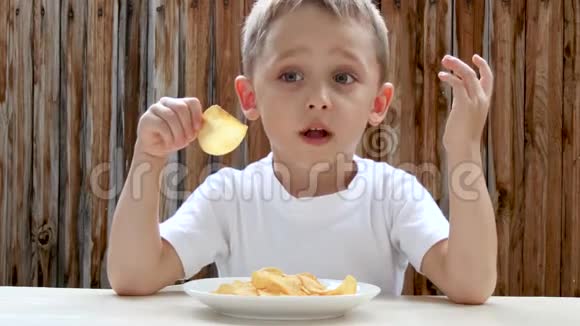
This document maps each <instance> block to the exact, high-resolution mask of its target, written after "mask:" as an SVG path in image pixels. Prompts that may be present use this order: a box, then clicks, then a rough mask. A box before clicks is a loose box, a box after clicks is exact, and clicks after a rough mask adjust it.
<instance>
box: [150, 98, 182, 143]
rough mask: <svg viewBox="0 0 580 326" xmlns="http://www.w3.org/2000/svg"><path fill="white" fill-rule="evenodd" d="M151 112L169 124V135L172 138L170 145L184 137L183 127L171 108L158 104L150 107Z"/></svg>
mask: <svg viewBox="0 0 580 326" xmlns="http://www.w3.org/2000/svg"><path fill="white" fill-rule="evenodd" d="M152 112H153V113H154V114H155V115H157V116H158V117H160V118H161V119H163V120H164V121H165V122H166V123H167V125H168V126H169V130H171V136H172V140H173V141H172V142H171V143H170V144H171V145H175V144H176V143H179V142H180V141H182V140H183V138H184V137H185V134H184V131H183V127H182V126H181V122H179V118H178V117H177V114H175V112H173V110H171V109H170V108H168V107H165V106H163V105H161V104H159V105H155V106H153V107H152Z"/></svg>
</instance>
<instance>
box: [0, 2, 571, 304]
mask: <svg viewBox="0 0 580 326" xmlns="http://www.w3.org/2000/svg"><path fill="white" fill-rule="evenodd" d="M253 2H254V0H245V1H210V0H195V1H194V0H154V1H147V0H130V1H129V0H98V1H90V2H87V1H82V0H60V1H49V0H33V1H24V0H9V1H1V2H0V216H1V218H0V285H12V284H13V285H36V286H65V287H108V286H109V285H108V282H107V279H106V274H105V270H106V265H105V259H104V257H105V254H106V246H107V234H108V230H109V226H110V223H111V218H112V212H113V211H114V208H115V203H116V200H117V198H118V195H119V193H120V191H121V187H122V186H123V182H124V179H125V177H126V174H127V169H128V167H129V165H130V162H131V158H132V155H133V145H134V142H135V137H136V129H137V123H138V121H139V117H140V115H141V114H142V113H143V112H144V111H145V110H146V109H147V107H148V106H149V105H151V104H152V103H154V102H155V101H157V100H159V98H160V97H161V96H177V97H185V96H187V97H191V96H195V97H198V98H199V99H200V101H201V103H202V106H203V107H208V106H210V105H212V104H215V103H219V104H221V105H222V106H224V107H225V108H226V109H227V110H229V111H230V112H231V113H232V114H234V115H236V116H238V117H239V118H240V119H242V120H243V118H242V115H241V112H240V110H239V104H238V101H237V98H236V96H235V93H234V91H233V82H234V78H235V77H236V76H237V74H239V73H240V72H241V71H242V67H241V58H240V51H239V48H240V30H241V27H242V23H243V18H244V16H245V15H246V14H247V13H248V12H249V11H250V9H251V6H252V4H253ZM375 3H376V4H377V5H378V6H379V7H380V10H381V12H382V13H383V14H384V15H385V17H386V23H387V26H388V28H389V30H390V34H389V41H390V48H391V61H390V64H389V67H388V71H387V73H388V75H389V78H390V80H391V81H392V82H393V83H394V85H395V87H396V93H395V99H394V101H393V105H392V108H391V110H390V112H389V114H388V116H387V119H386V121H385V122H384V123H383V124H382V125H380V126H379V127H377V128H369V129H368V130H367V132H366V133H365V135H364V137H363V139H362V141H361V146H360V147H359V152H358V153H359V154H361V155H363V156H365V157H369V158H372V159H375V160H379V161H385V162H388V163H390V164H392V165H394V166H397V167H400V168H402V169H405V170H407V171H409V172H411V173H413V174H416V175H417V176H418V177H419V180H420V181H421V182H422V183H423V184H424V185H425V186H426V187H427V188H428V189H429V190H430V191H431V193H432V195H433V196H434V198H435V199H436V200H437V202H438V203H439V205H440V206H441V208H442V210H443V211H444V213H445V214H448V213H449V212H448V211H449V208H448V203H447V202H448V194H447V193H448V191H447V172H446V161H445V154H444V150H443V148H442V143H441V139H442V133H443V131H444V127H445V121H446V117H447V114H448V113H449V110H450V108H451V102H452V99H453V94H452V92H451V91H450V89H449V88H448V87H446V86H444V85H443V84H442V83H440V82H439V80H438V79H437V73H438V72H439V70H440V69H441V64H440V60H441V58H442V57H443V55H445V54H447V53H452V54H454V55H457V56H459V57H460V58H462V59H464V60H466V61H468V60H469V59H470V57H471V56H472V55H473V54H474V53H479V54H481V55H483V56H484V57H485V58H486V59H487V60H489V62H490V63H491V65H492V69H493V71H494V73H495V77H496V83H495V92H494V97H493V103H492V106H491V111H490V117H489V120H488V127H487V132H486V135H484V137H483V138H482V144H483V146H482V156H483V158H484V162H486V164H485V171H486V177H487V180H488V185H489V189H490V192H491V195H492V199H493V202H494V205H495V208H496V214H497V226H498V237H499V240H500V245H499V264H498V272H499V279H498V286H497V289H496V294H497V295H550V296H559V295H563V296H580V263H579V262H580V215H579V214H580V207H579V206H578V200H580V189H579V186H580V164H578V162H579V161H580V132H578V130H580V129H579V128H580V113H579V112H580V5H579V4H578V1H576V0H558V1H538V2H530V1H524V0H510V1H489V0H488V1H484V0H479V1H468V0H437V1H426V0H408V1H396V0H383V1H375ZM547 44H549V45H550V46H546V45H547ZM249 126H250V128H249V133H248V136H247V138H246V140H245V141H244V143H243V144H242V146H241V147H240V148H239V149H238V150H236V151H235V152H234V153H232V154H230V155H227V156H225V157H220V158H215V157H210V156H208V155H206V154H204V153H202V152H201V151H200V149H199V146H198V145H197V144H194V145H192V146H190V147H188V148H187V149H184V150H182V151H180V152H179V153H177V154H175V155H174V156H172V158H171V160H170V164H168V168H167V169H166V171H165V172H166V173H165V174H164V176H165V177H164V181H165V183H164V187H163V190H164V191H163V193H162V194H161V195H160V200H161V203H162V205H161V208H160V212H159V213H160V220H163V219H166V218H168V217H169V216H170V215H171V214H172V213H173V212H174V211H175V209H177V207H178V206H179V205H180V204H181V202H182V201H183V200H184V199H185V198H187V196H188V195H189V194H190V193H191V191H192V190H193V189H194V188H195V187H196V186H198V185H199V184H200V183H201V182H202V181H203V180H204V179H205V177H207V175H208V174H209V173H211V172H212V171H215V169H218V168H220V167H223V166H235V167H243V166H244V165H246V164H248V163H250V162H253V161H256V160H258V159H260V158H261V157H263V156H264V155H266V154H267V153H268V152H269V150H270V149H269V143H268V140H267V138H266V136H265V133H264V130H263V127H262V125H261V122H260V121H256V122H251V123H249ZM215 272H216V270H215V266H213V265H212V266H208V267H206V268H205V269H204V270H203V271H201V272H200V274H199V275H197V276H196V277H205V276H209V275H215ZM406 276H407V277H406V282H405V287H404V293H405V294H437V293H439V291H438V289H436V288H435V287H434V286H433V284H431V283H430V282H429V281H428V280H426V279H425V278H424V277H422V276H420V275H419V274H418V273H416V272H415V271H414V270H413V268H409V269H408V271H407V274H406Z"/></svg>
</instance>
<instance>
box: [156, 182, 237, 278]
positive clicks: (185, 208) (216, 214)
mask: <svg viewBox="0 0 580 326" xmlns="http://www.w3.org/2000/svg"><path fill="white" fill-rule="evenodd" d="M224 184H225V180H224V177H223V176H222V175H221V174H220V173H219V172H217V173H215V174H212V175H210V176H208V177H207V178H206V179H205V181H204V182H203V183H202V184H201V185H200V186H199V187H197V188H196V189H195V190H194V191H193V192H192V193H191V195H189V197H188V198H187V199H186V201H185V202H184V203H183V204H182V205H181V206H180V207H179V208H178V209H177V211H176V212H175V214H174V215H173V216H171V217H170V218H169V219H167V220H165V221H164V222H162V223H161V224H160V226H159V230H160V233H161V238H163V239H165V240H166V241H167V242H169V243H170V244H171V245H172V246H173V248H174V249H175V251H176V252H177V255H178V256H179V258H180V260H181V263H182V265H183V270H184V271H185V278H186V279H188V278H191V277H192V276H194V275H195V274H196V273H197V272H199V271H200V270H201V268H203V267H204V266H206V265H208V264H210V263H212V262H214V261H215V259H216V257H218V256H219V255H225V254H227V251H228V245H227V243H228V242H227V233H226V232H227V226H226V219H225V216H223V215H224V214H222V211H223V209H221V205H223V201H221V196H223V189H224V187H225V185H224Z"/></svg>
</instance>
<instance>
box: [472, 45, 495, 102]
mask: <svg viewBox="0 0 580 326" xmlns="http://www.w3.org/2000/svg"><path fill="white" fill-rule="evenodd" d="M473 63H474V64H475V65H476V66H477V68H479V73H480V75H481V79H480V81H481V87H482V88H483V91H484V92H485V95H486V96H487V97H490V96H491V93H492V91H493V72H492V71H491V68H490V67H489V64H487V62H486V61H485V60H484V59H483V58H482V57H480V56H479V55H477V54H476V55H474V56H473Z"/></svg>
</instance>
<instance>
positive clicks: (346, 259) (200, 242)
mask: <svg viewBox="0 0 580 326" xmlns="http://www.w3.org/2000/svg"><path fill="white" fill-rule="evenodd" d="M272 157H273V156H272V153H270V154H269V155H268V156H267V157H265V158H263V159H261V160H260V161H257V162H254V163H252V164H249V165H248V166H247V167H246V168H244V169H243V170H238V169H233V168H222V169H220V170H219V171H217V172H216V173H214V174H212V175H210V176H208V177H207V178H206V180H205V181H204V182H203V183H202V184H201V185H200V186H199V187H198V188H197V189H196V190H195V191H194V192H193V193H192V194H191V195H190V196H189V197H188V199H187V200H186V201H185V202H184V203H183V205H182V206H181V207H180V208H179V209H178V210H177V212H176V213H175V215H174V216H172V217H171V218H169V219H167V220H166V221H164V222H163V223H161V225H160V231H161V236H162V237H163V238H164V239H166V240H167V241H168V242H169V243H171V244H172V246H173V247H174V248H175V250H176V251H177V254H178V256H179V257H180V259H181V262H182V264H183V268H184V270H185V274H186V275H185V276H186V278H189V277H191V276H193V275H194V274H195V273H197V272H198V271H199V270H200V269H201V268H202V267H203V266H205V265H207V264H209V263H212V262H215V263H216V265H217V267H218V272H219V275H220V276H222V277H228V276H250V275H251V273H252V272H253V271H255V270H258V269H260V268H263V267H268V266H273V267H278V268H281V269H282V270H283V271H284V272H286V273H288V274H295V273H300V272H310V273H312V274H314V275H316V276H317V277H319V278H332V279H343V278H344V277H345V276H346V275H347V274H351V275H353V276H354V277H355V278H356V279H357V280H358V281H360V282H366V283H372V284H375V285H377V286H379V287H381V289H382V292H383V293H385V294H391V295H399V294H401V291H402V287H403V282H404V274H405V270H406V268H407V266H408V263H411V264H412V265H413V266H414V267H415V269H416V270H418V271H419V269H420V266H421V261H422V259H423V256H424V254H425V253H426V252H427V250H428V249H429V248H431V247H432V246H433V245H434V244H435V243H437V242H438V241H440V240H443V239H446V238H447V237H448V236H449V223H448V221H447V219H446V218H445V216H444V215H443V214H442V212H441V210H440V209H439V207H438V205H437V203H436V202H435V201H434V200H433V198H432V197H431V195H430V194H429V192H428V191H427V190H426V189H425V188H424V187H423V186H422V185H421V184H420V183H419V182H418V180H417V179H416V178H415V177H414V176H413V175H411V174H408V173H407V172H405V171H403V170H401V169H397V168H394V167H392V166H390V165H389V164H387V163H379V162H375V161H372V160H369V159H364V158H361V157H358V156H356V155H355V157H354V160H355V162H356V163H357V167H358V172H357V174H356V176H355V178H354V179H353V180H352V182H351V183H350V184H349V185H348V188H347V189H345V190H343V191H340V192H338V193H335V194H330V195H324V196H316V197H309V198H296V197H293V196H291V195H290V194H289V193H288V192H287V191H286V190H285V188H284V187H283V186H282V184H281V183H280V182H279V180H278V178H277V177H276V176H275V175H274V170H273V167H272Z"/></svg>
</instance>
